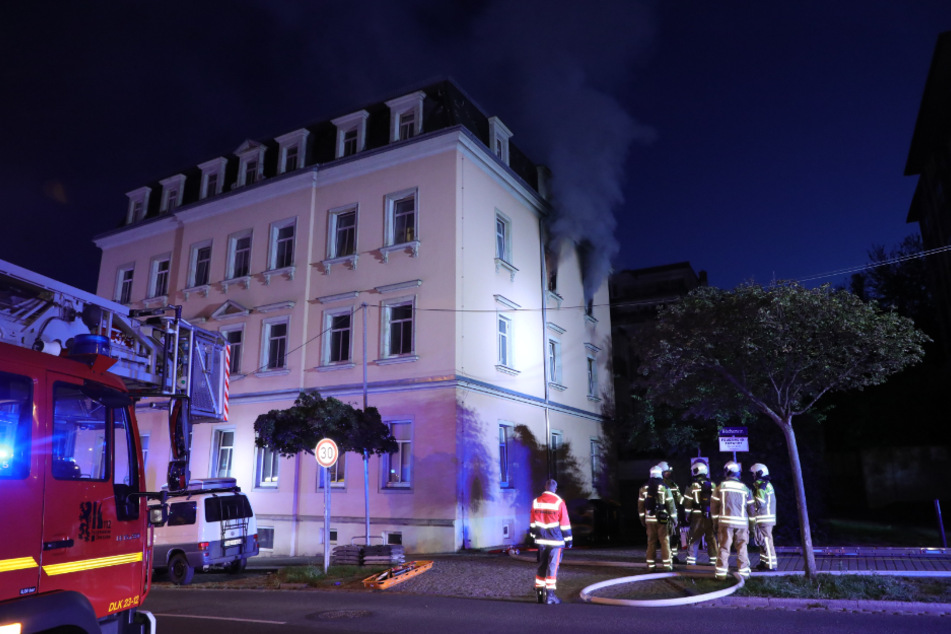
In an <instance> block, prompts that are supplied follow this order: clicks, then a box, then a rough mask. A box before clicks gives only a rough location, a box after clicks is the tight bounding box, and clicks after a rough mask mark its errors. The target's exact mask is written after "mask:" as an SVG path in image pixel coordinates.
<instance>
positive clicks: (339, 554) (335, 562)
mask: <svg viewBox="0 0 951 634" xmlns="http://www.w3.org/2000/svg"><path fill="white" fill-rule="evenodd" d="M330 565H331V566H362V565H363V546H336V547H335V548H334V549H333V552H332V553H331V554H330Z"/></svg>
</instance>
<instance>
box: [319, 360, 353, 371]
mask: <svg viewBox="0 0 951 634" xmlns="http://www.w3.org/2000/svg"><path fill="white" fill-rule="evenodd" d="M355 367H357V366H356V364H355V363H354V362H353V361H336V362H330V363H325V364H323V365H318V366H317V367H316V368H314V369H315V370H317V371H318V372H334V371H335V370H352V369H353V368H355Z"/></svg>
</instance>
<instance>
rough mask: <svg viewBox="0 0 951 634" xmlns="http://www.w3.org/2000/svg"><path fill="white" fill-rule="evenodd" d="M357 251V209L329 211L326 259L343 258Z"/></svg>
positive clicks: (347, 208)
mask: <svg viewBox="0 0 951 634" xmlns="http://www.w3.org/2000/svg"><path fill="white" fill-rule="evenodd" d="M356 250H357V208H356V207H345V208H341V209H332V210H331V211H330V244H329V245H328V257H329V258H330V259H333V258H343V257H347V256H350V255H353V254H354V253H356Z"/></svg>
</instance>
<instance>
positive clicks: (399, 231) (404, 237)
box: [386, 190, 417, 246]
mask: <svg viewBox="0 0 951 634" xmlns="http://www.w3.org/2000/svg"><path fill="white" fill-rule="evenodd" d="M416 239H417V231H416V190H410V191H406V192H399V193H396V194H390V195H389V196H387V198H386V246H391V245H395V244H405V243H407V242H413V241H414V240H416Z"/></svg>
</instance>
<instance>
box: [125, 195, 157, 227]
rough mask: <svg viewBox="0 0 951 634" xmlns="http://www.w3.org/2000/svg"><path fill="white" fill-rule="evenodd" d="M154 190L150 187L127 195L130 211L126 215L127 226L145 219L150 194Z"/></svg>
mask: <svg viewBox="0 0 951 634" xmlns="http://www.w3.org/2000/svg"><path fill="white" fill-rule="evenodd" d="M151 193H152V190H151V189H149V188H148V187H140V188H139V189H135V190H133V191H131V192H128V193H126V196H128V197H129V211H128V213H127V215H126V224H132V223H134V222H139V221H141V220H144V219H145V216H146V212H147V211H148V208H149V194H151Z"/></svg>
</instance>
